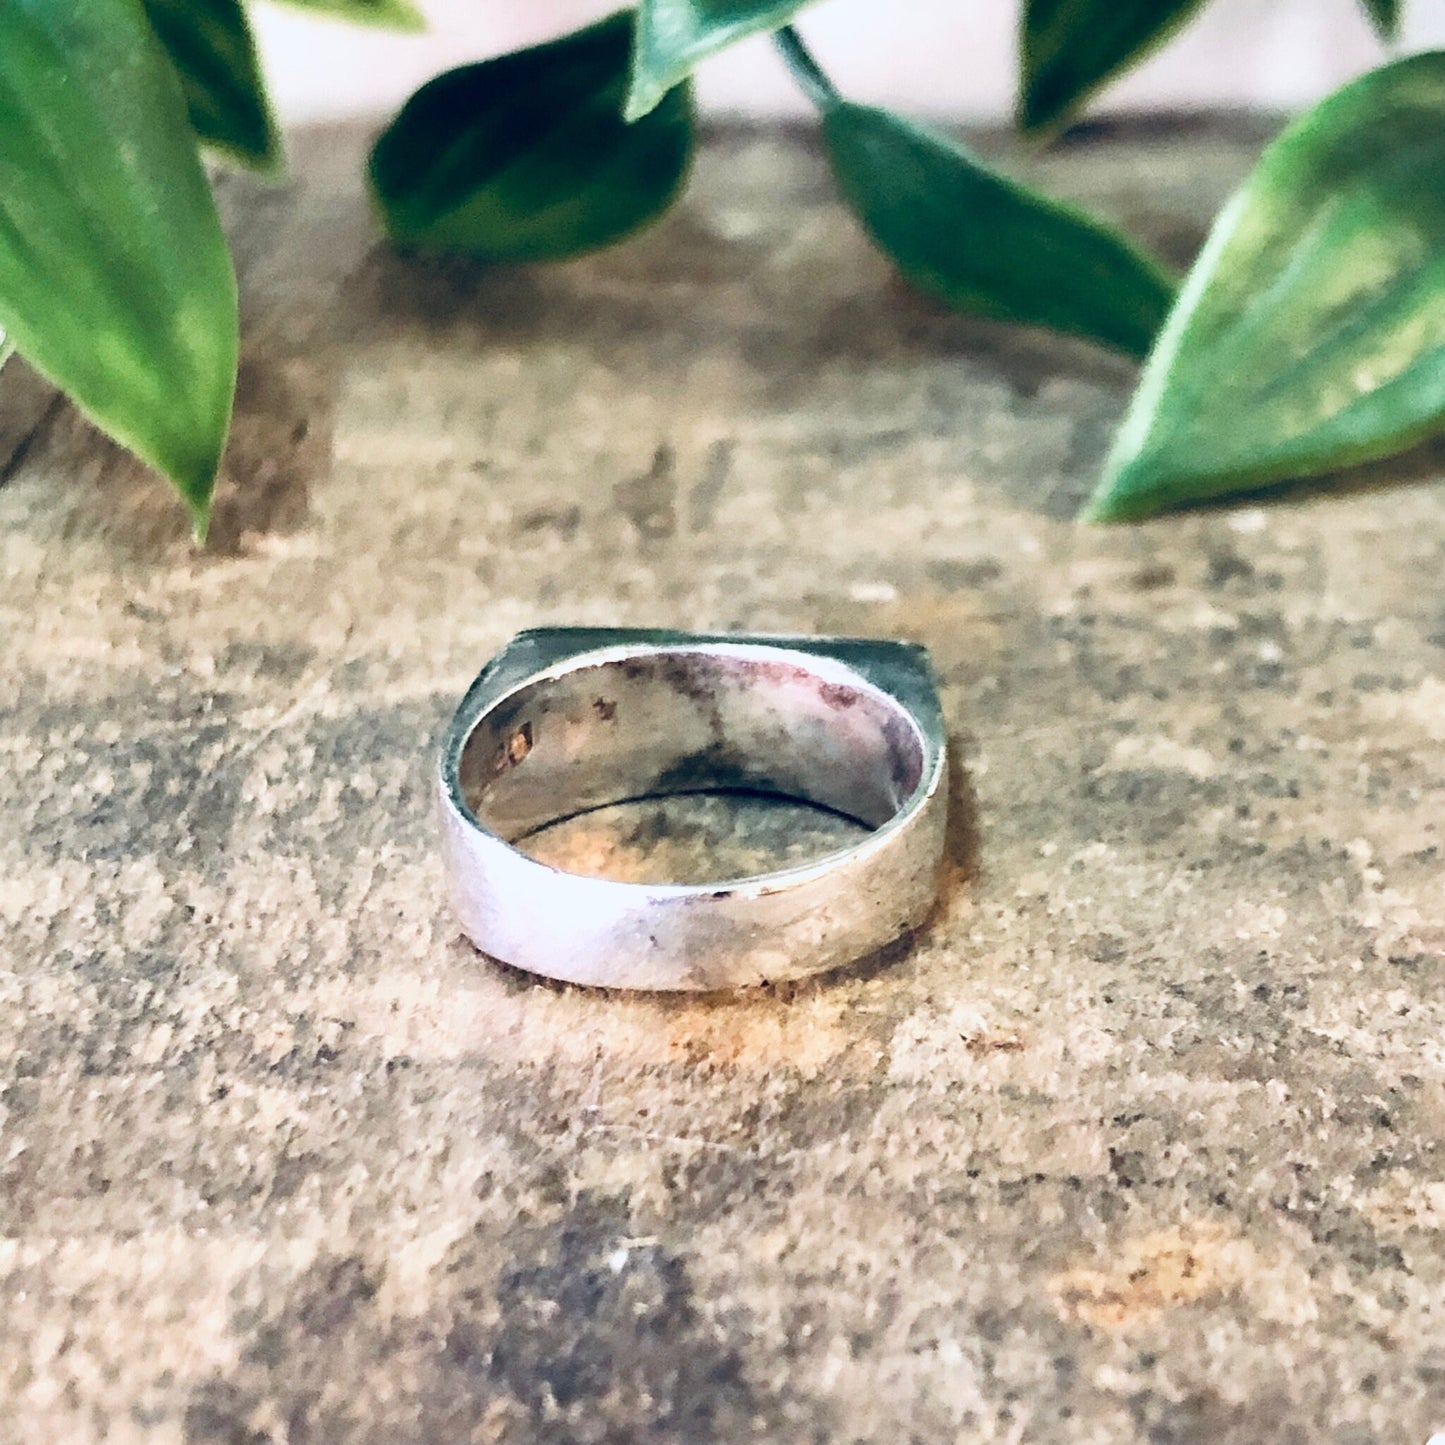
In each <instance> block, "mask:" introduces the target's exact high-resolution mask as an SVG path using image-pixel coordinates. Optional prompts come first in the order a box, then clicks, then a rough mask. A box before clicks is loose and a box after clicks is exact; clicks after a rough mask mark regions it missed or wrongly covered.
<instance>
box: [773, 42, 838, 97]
mask: <svg viewBox="0 0 1445 1445" xmlns="http://www.w3.org/2000/svg"><path fill="white" fill-rule="evenodd" d="M773 44H774V45H776V46H777V47H778V51H779V53H780V54H781V55H782V57H783V59H784V60H785V61H786V62H787V65H788V69H789V70H790V71H791V72H792V74H793V79H794V80H796V81H797V82H798V88H799V89H800V90H801V91H802V92H803V94H804V95H806V96H807V97H808V99H809V100H811V101H812V102H813V104H814V105H815V106H817V107H818V109H819V110H830V109H831V108H832V107H833V106H835V105H837V103H838V100H839V95H838V92H837V90H836V89H835V88H834V86H833V82H832V81H831V80H829V79H828V77H827V76H826V75H825V74H824V73H823V67H822V66H821V65H819V64H818V62H817V61H816V60H814V59H813V55H812V52H811V51H810V50H809V49H808V47H807V46H806V45H804V44H803V37H802V36H801V35H799V34H798V32H797V30H796V29H794V28H793V26H791V25H784V26H783V28H782V29H781V30H776V31H774V32H773Z"/></svg>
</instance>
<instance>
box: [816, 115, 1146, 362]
mask: <svg viewBox="0 0 1445 1445" xmlns="http://www.w3.org/2000/svg"><path fill="white" fill-rule="evenodd" d="M823 136H824V139H825V141H826V143H827V147H828V153H829V155H830V157H831V159H832V162H833V170H834V172H835V173H836V175H837V177H838V182H839V185H840V186H841V187H842V190H843V194H844V196H845V197H846V198H847V200H848V203H849V204H850V205H851V206H852V208H853V209H854V210H855V211H856V212H857V213H858V215H859V217H860V218H861V220H862V222H863V224H864V225H865V226H866V227H867V229H868V231H869V232H870V234H871V235H872V237H873V239H874V240H875V241H876V242H877V243H878V245H879V246H880V247H881V248H882V250H883V251H884V252H885V253H886V254H887V255H888V256H890V257H891V258H892V259H893V261H894V262H895V264H896V265H897V266H898V269H899V270H900V271H901V272H902V273H903V274H904V275H905V276H906V277H907V278H908V279H909V280H910V281H912V282H913V283H914V284H915V285H917V286H918V287H920V288H921V289H922V290H924V291H927V292H930V293H931V294H932V295H934V296H937V297H939V298H940V299H941V300H942V301H945V302H946V303H947V304H948V305H950V306H953V307H956V308H957V309H958V310H960V311H977V312H981V313H982V314H983V315H985V316H996V317H1000V318H1002V319H1004V320H1007V321H1022V322H1030V323H1033V324H1035V325H1039V326H1049V327H1053V328H1054V329H1055V330H1057V331H1069V332H1075V333H1077V334H1079V335H1081V336H1089V337H1092V338H1093V339H1095V340H1096V341H1102V342H1104V343H1106V344H1107V345H1110V346H1115V347H1118V348H1119V349H1120V350H1123V351H1126V352H1129V353H1130V354H1132V355H1139V356H1142V355H1143V354H1144V353H1145V352H1146V351H1147V350H1148V349H1149V344H1150V342H1151V341H1152V340H1153V338H1154V335H1155V332H1156V331H1157V330H1158V328H1159V326H1160V325H1161V323H1162V322H1163V320H1164V317H1165V315H1166V314H1167V313H1168V310H1169V303H1170V301H1171V299H1172V297H1173V286H1172V284H1171V282H1170V281H1169V279H1168V278H1167V277H1166V276H1165V274H1164V273H1163V271H1161V270H1160V269H1159V267H1158V266H1157V265H1156V264H1155V263H1154V262H1153V261H1152V260H1150V259H1149V258H1148V257H1146V256H1145V255H1144V254H1143V253H1142V252H1141V251H1138V250H1136V249H1135V248H1134V247H1133V246H1132V245H1131V244H1130V243H1129V242H1128V241H1127V240H1126V239H1125V238H1124V237H1123V236H1121V235H1120V234H1119V233H1118V232H1116V231H1114V230H1111V229H1110V228H1109V227H1107V226H1105V225H1103V224H1102V223H1100V222H1099V221H1096V220H1094V219H1093V218H1092V217H1090V216H1087V215H1085V214H1084V213H1083V212H1082V211H1078V210H1075V209H1074V208H1073V207H1071V206H1066V205H1062V204H1061V203H1059V202H1057V201H1053V200H1050V199H1048V198H1047V197H1046V196H1042V195H1039V194H1037V193H1036V192H1034V191H1031V190H1028V189H1027V188H1026V187H1024V186H1021V185H1019V184H1018V183H1017V182H1015V181H1011V180H1009V179H1008V178H1007V177H1006V176H1002V175H999V174H998V173H997V172H996V171H993V170H990V169H989V168H988V167H987V166H985V165H984V164H983V163H982V162H981V161H979V160H978V159H977V158H976V157H974V156H973V155H971V154H970V153H969V152H968V151H967V150H965V149H964V148H963V147H962V146H960V145H958V144H957V143H956V142H954V141H952V140H950V139H948V138H947V137H945V136H942V135H938V134H935V133H934V132H932V131H928V130H924V129H923V128H921V127H919V126H916V125H913V124H912V123H910V122H909V121H906V120H903V119H901V118H900V117H899V116H896V115H892V114H890V113H889V112H888V111H884V110H875V109H873V108H871V107H869V106H862V105H853V104H851V103H849V102H846V101H835V102H834V103H832V104H830V105H828V107H827V108H826V109H825V110H824V112H823Z"/></svg>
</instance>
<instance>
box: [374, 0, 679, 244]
mask: <svg viewBox="0 0 1445 1445" xmlns="http://www.w3.org/2000/svg"><path fill="white" fill-rule="evenodd" d="M631 44H632V18H631V16H630V15H626V14H622V15H614V16H613V17H612V18H611V19H608V20H604V21H602V22H601V23H600V24H598V25H594V26H592V27H590V28H589V29H586V30H580V31H578V32H576V33H575V34H573V35H568V36H565V37H563V38H562V39H561V40H556V41H553V42H552V43H551V44H548V45H541V46H537V47H536V48H535V49H532V50H522V51H518V52H517V53H515V54H513V55H504V56H502V57H501V58H500V59H499V60H488V61H484V62H482V63H481V64H480V65H468V66H464V67H463V68H462V69H460V70H452V71H448V72H447V73H446V74H445V75H440V76H438V77H437V78H436V79H435V80H433V81H431V82H430V83H429V84H427V85H424V86H423V87H422V88H421V89H420V90H419V91H417V93H416V94H415V95H414V96H412V98H411V99H410V100H409V101H408V102H407V103H406V105H405V106H404V107H403V108H402V111H401V114H400V115H398V116H397V118H396V119H395V120H394V121H393V122H392V123H391V125H390V127H388V129H387V130H386V131H385V133H384V134H383V135H382V137H381V139H380V140H379V141H377V143H376V148H375V150H373V152H372V155H371V184H372V189H373V192H374V194H375V196H376V199H377V203H378V205H379V207H380V209H381V213H382V217H383V219H384V220H385V223H386V228H387V231H388V233H389V234H390V235H391V237H392V238H393V239H394V240H396V241H398V242H401V243H403V244H406V245H416V246H421V247H424V248H427V249H436V250H444V251H454V252H458V253H461V254H463V255H468V256H475V257H479V258H481V259H484V260H490V261H547V260H560V259H562V258H564V257H568V256H576V255H578V254H580V253H582V252H584V251H591V250H595V249H597V248H598V247H600V246H606V245H610V244H611V243H612V242H613V241H617V240H620V239H621V238H622V237H623V236H625V235H627V234H628V233H629V232H630V231H634V230H636V229H637V228H638V227H640V226H642V225H644V224H646V223H647V222H648V221H650V220H652V219H653V218H654V217H655V216H657V215H658V214H659V213H660V212H661V211H662V210H664V209H665V208H666V206H667V205H668V204H669V202H671V200H672V199H673V197H674V196H675V195H676V194H677V192H678V190H679V189H680V187H681V185H682V182H683V179H684V177H685V176H686V173H687V168H688V163H689V161H690V159H691V156H692V145H693V122H692V105H691V99H690V96H689V93H688V87H687V86H686V85H682V86H678V87H677V88H676V89H674V90H672V91H669V92H668V95H667V97H666V99H665V100H664V101H663V103H662V104H661V105H659V106H658V107H657V109H656V110H654V111H653V112H652V113H651V114H650V115H648V116H646V117H645V118H644V119H643V120H641V121H639V122H638V123H637V124H636V125H628V124H627V123H626V122H625V121H624V120H623V119H622V114H621V109H622V96H623V92H624V91H625V89H626V86H627V58H628V54H629V51H630V49H631Z"/></svg>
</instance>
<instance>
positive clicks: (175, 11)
mask: <svg viewBox="0 0 1445 1445" xmlns="http://www.w3.org/2000/svg"><path fill="white" fill-rule="evenodd" d="M144 3H145V8H146V14H147V15H148V16H149V17H150V22H151V27H152V28H153V29H154V30H155V32H156V34H157V35H158V36H159V37H160V41H161V44H162V45H164V46H165V48H166V51H167V53H168V54H169V55H170V57H171V62H172V64H173V65H174V66H175V67H176V72H177V74H178V75H179V76H180V78H181V89H182V90H183V91H184V92H185V96H186V108H187V109H188V110H189V111H190V116H191V126H192V128H193V129H194V130H195V132H196V134H197V135H198V136H199V137H200V138H201V139H202V140H203V141H205V142H207V143H208V144H210V145H213V146H215V147H216V148H217V149H219V150H221V151H224V152H225V153H226V154H227V155H229V156H232V157H233V158H234V159H236V160H238V161H240V162H241V163H242V164H243V165H248V166H257V167H262V168H270V167H272V166H274V165H275V164H276V163H277V162H278V161H279V159H280V154H281V146H280V141H279V138H278V136H277V133H276V122H275V120H274V119H273V117H272V115H271V107H270V105H269V103H268V102H267V99H266V85H265V82H264V81H263V80H262V78H261V66H260V63H259V62H258V60H257V59H256V45H255V41H254V40H253V39H252V38H251V28H250V26H249V25H248V24H247V23H246V14H245V12H244V11H243V10H242V9H241V3H240V0H144Z"/></svg>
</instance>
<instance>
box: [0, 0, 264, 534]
mask: <svg viewBox="0 0 1445 1445" xmlns="http://www.w3.org/2000/svg"><path fill="white" fill-rule="evenodd" d="M0 56H3V57H4V60H3V63H0V327H3V328H4V329H5V331H6V332H7V333H8V334H9V336H10V339H11V340H12V341H13V342H14V343H15V345H16V347H17V348H18V349H19V351H20V352H21V354H22V355H24V356H25V357H26V359H27V360H28V361H29V362H30V363H31V364H32V365H33V366H34V367H35V368H36V369H37V370H39V371H40V372H42V373H43V374H44V375H45V376H46V377H48V378H49V379H50V381H52V382H53V383H54V384H55V385H56V386H58V387H60V389H61V390H62V391H65V392H66V393H68V394H69V395H70V396H71V397H72V398H73V399H74V400H75V401H76V402H77V403H78V405H79V406H80V407H81V409H82V410H83V411H84V412H86V413H87V414H88V415H89V416H90V417H91V418H92V420H94V421H95V422H96V423H98V424H99V425H100V426H101V427H103V428H104V429H105V430H106V431H108V432H109V433H110V434H111V435H112V436H113V437H115V438H116V439H117V440H118V441H120V442H122V443H124V445H126V446H128V447H129V448H130V449H131V450H132V451H134V452H135V453H136V454H137V455H138V456H140V457H142V458H143V459H144V460H145V461H147V462H149V463H151V465H153V466H155V467H157V468H158V469H159V470H161V471H162V472H164V473H165V474H166V475H167V476H168V477H169V478H170V479H171V480H172V481H173V482H174V483H175V484H176V486H177V487H178V488H179V490H180V492H181V495H182V497H183V498H184V499H185V502H186V504H187V506H188V507H189V508H190V511H191V516H192V519H193V521H194V523H195V526H196V530H197V532H198V533H203V532H204V530H205V525H206V516H207V510H208V506H209V501H210V495H211V486H212V483H213V481H214V478H215V475H216V468H217V465H218V464H219V461H220V456H221V448H222V446H223V444H224V442H225V437H226V429H227V425H228V423H229V420H230V413H231V397H232V393H233V391H234V388H235V376H236V349H237V340H236V288H235V277H234V275H233V273H232V271H231V262H230V257H229V256H228V255H227V252H226V243H225V238H224V237H223V236H222V234H221V225H220V221H219V219H218V218H217V216H216V208H215V204H214V202H213V201H212V199H211V192H210V188H209V187H208V186H207V184H206V177H205V174H204V172H203V171H202V169H201V163H200V159H199V157H198V156H197V154H196V143H195V139H194V137H193V136H192V134H191V129H190V126H189V125H188V124H187V119H186V109H185V102H184V100H183V98H182V96H181V90H180V86H179V85H178V84H177V81H176V76H175V72H174V71H173V70H172V68H171V65H170V62H169V61H168V60H167V59H166V56H165V53H164V51H163V50H162V49H161V47H160V45H159V44H158V43H157V41H156V39H155V36H154V35H153V33H152V32H151V29H150V26H149V25H148V24H147V22H146V18H145V13H144V11H143V10H142V9H141V6H140V4H139V0H4V3H0Z"/></svg>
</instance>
